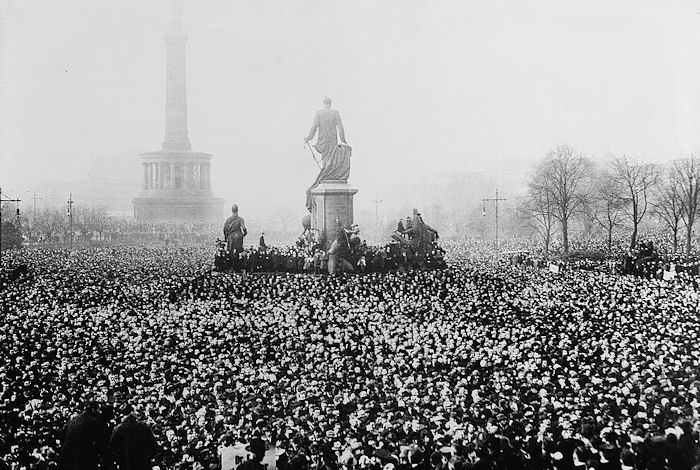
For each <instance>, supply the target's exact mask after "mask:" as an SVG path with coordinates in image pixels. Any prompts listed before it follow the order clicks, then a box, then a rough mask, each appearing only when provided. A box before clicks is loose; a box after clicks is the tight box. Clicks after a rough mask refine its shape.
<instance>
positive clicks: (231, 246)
mask: <svg viewBox="0 0 700 470" xmlns="http://www.w3.org/2000/svg"><path fill="white" fill-rule="evenodd" d="M246 235H248V229H247V228H246V226H245V221H244V220H243V217H240V216H239V215H238V204H234V205H233V206H231V217H229V218H228V219H227V220H226V223H225V224H224V239H225V240H226V248H227V249H228V252H229V253H231V254H234V253H236V254H238V253H240V252H242V251H243V237H245V236H246Z"/></svg>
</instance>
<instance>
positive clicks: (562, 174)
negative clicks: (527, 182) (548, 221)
mask: <svg viewBox="0 0 700 470" xmlns="http://www.w3.org/2000/svg"><path fill="white" fill-rule="evenodd" d="M592 171H593V163H592V162H591V160H590V159H588V158H586V157H585V156H583V155H581V154H577V153H576V152H575V151H574V149H573V148H572V147H570V146H568V145H559V146H557V147H556V148H555V149H554V150H552V151H551V152H549V153H548V154H547V156H546V157H545V158H544V160H543V161H542V162H541V163H540V164H539V165H537V167H536V168H535V175H534V177H533V179H532V184H534V185H535V186H537V187H536V188H535V189H536V192H537V193H541V192H542V191H544V192H546V193H547V195H548V199H549V201H550V202H551V203H552V205H553V208H554V212H553V214H552V215H553V216H554V218H555V219H556V220H557V221H558V222H559V223H560V224H561V231H562V238H563V242H564V253H568V252H569V223H570V222H571V218H572V217H573V216H574V215H576V214H577V213H581V212H584V209H585V207H586V201H587V199H588V197H589V195H590V191H591V184H590V181H591V173H592Z"/></svg>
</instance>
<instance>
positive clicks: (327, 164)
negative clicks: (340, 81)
mask: <svg viewBox="0 0 700 470" xmlns="http://www.w3.org/2000/svg"><path fill="white" fill-rule="evenodd" d="M323 104H324V108H323V109H321V110H320V111H318V112H316V116H315V117H314V123H313V125H312V126H311V130H310V131H309V134H308V136H307V137H306V138H305V139H304V142H306V143H307V144H308V142H309V141H310V140H311V139H313V138H314V136H315V135H316V133H317V132H318V139H317V140H316V143H315V144H314V145H313V149H315V150H316V151H317V152H318V153H319V154H320V155H321V165H320V166H321V171H320V172H319V174H318V176H317V177H316V180H315V181H314V182H313V184H312V185H311V186H310V187H309V189H308V190H307V191H306V208H307V209H308V210H309V212H311V229H312V230H316V231H318V233H319V236H320V237H321V239H324V240H325V241H326V249H328V247H330V245H331V243H332V242H333V238H334V237H335V233H336V229H337V227H338V224H342V225H343V226H344V227H347V228H349V227H350V226H351V225H352V224H353V196H354V195H355V194H357V189H355V188H352V187H351V186H350V185H349V184H348V178H349V177H350V156H351V153H352V148H351V147H350V146H349V145H348V144H347V142H346V140H345V129H344V128H343V122H342V120H341V118H340V113H339V112H338V111H337V110H335V109H333V108H331V99H330V98H328V97H325V98H324V99H323ZM338 135H340V143H338ZM309 148H310V149H311V147H309ZM313 149H312V150H311V152H312V153H313V152H314V150H313ZM314 158H315V156H314ZM317 161H318V160H317Z"/></svg>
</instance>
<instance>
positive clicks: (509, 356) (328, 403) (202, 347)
mask: <svg viewBox="0 0 700 470" xmlns="http://www.w3.org/2000/svg"><path fill="white" fill-rule="evenodd" d="M446 247H447V253H446V259H447V263H448V268H446V269H442V270H410V271H406V272H402V271H392V272H386V273H368V274H366V275H364V276H308V275H301V274H294V273H290V272H278V273H271V274H266V275H259V276H241V275H239V274H231V275H214V274H213V273H212V271H211V261H212V258H213V253H212V251H211V249H208V248H204V247H191V248H180V249H172V248H171V249H166V248H126V247H120V248H115V249H83V250H76V251H73V252H68V251H63V250H54V251H48V250H36V249H29V250H26V249H25V250H22V251H15V252H9V253H5V254H3V258H2V270H3V273H5V272H6V271H7V270H8V268H9V267H10V266H14V265H17V264H22V265H26V266H27V267H28V269H27V270H26V272H24V273H23V274H21V275H20V276H19V278H15V279H12V280H10V279H9V278H7V277H6V276H4V275H3V277H0V283H1V285H0V287H1V290H0V307H1V308H2V315H3V316H2V321H0V344H2V347H1V348H0V364H3V367H1V368H0V468H11V469H22V468H24V469H43V468H57V466H58V465H59V463H60V462H62V460H61V459H62V452H63V450H64V448H65V446H66V442H65V432H66V429H65V428H66V425H67V424H68V423H69V421H70V420H71V417H73V416H75V415H78V414H79V413H82V412H84V410H86V408H88V407H89V406H93V404H97V405H96V406H98V408H99V409H100V410H101V416H102V417H103V419H104V420H105V423H106V426H107V428H108V429H110V430H111V429H112V428H114V427H115V426H117V425H118V424H119V421H120V418H121V416H123V415H126V412H125V411H124V410H127V411H128V416H133V417H135V418H134V419H136V420H138V421H139V422H142V423H145V424H147V425H148V427H149V428H150V430H151V432H152V433H153V436H154V438H155V448H154V453H153V456H152V463H153V465H156V466H158V468H160V469H190V468H193V469H194V468H197V469H200V468H204V469H216V468H220V462H221V460H220V459H221V452H222V449H224V448H227V447H228V446H234V445H236V444H240V443H251V442H260V440H262V441H264V442H265V443H266V445H269V446H274V448H276V449H277V450H278V456H277V459H276V466H277V468H278V469H281V470H307V469H321V468H324V467H325V468H328V469H329V470H334V469H339V468H343V469H351V468H365V469H380V468H384V469H386V470H390V469H397V470H398V469H401V470H404V469H405V470H411V469H419V470H428V469H436V470H443V469H444V470H448V469H450V470H454V469H456V470H461V469H468V468H475V469H496V468H498V469H515V468H533V469H535V468H536V469H540V468H543V469H555V468H556V469H574V468H580V469H584V468H596V469H605V468H614V469H620V468H625V469H639V470H642V469H672V470H685V469H690V468H692V467H693V466H694V465H695V464H696V463H697V462H698V459H697V449H698V447H697V442H698V431H700V347H698V343H697V338H698V337H700V307H699V305H700V294H699V292H698V290H697V289H695V288H693V287H692V286H690V285H688V284H686V283H681V282H678V281H676V280H668V281H664V280H657V279H643V278H639V277H633V276H619V275H611V274H607V273H603V272H597V271H570V272H567V273H563V274H561V273H560V274H556V273H551V272H549V271H547V270H534V269H522V268H519V267H517V266H508V265H505V264H503V263H501V264H494V263H489V262H486V261H483V260H480V259H479V258H478V257H474V256H472V253H471V250H470V247H469V246H467V245H460V244H459V243H448V244H446ZM108 441H109V439H107V440H106V442H107V444H105V445H107V448H106V450H105V454H104V456H103V457H102V458H103V459H104V460H103V463H102V467H101V468H108V467H109V464H110V462H112V461H114V460H115V459H114V458H113V457H105V456H113V454H111V453H109V449H110V446H109V445H108ZM122 468H124V467H122Z"/></svg>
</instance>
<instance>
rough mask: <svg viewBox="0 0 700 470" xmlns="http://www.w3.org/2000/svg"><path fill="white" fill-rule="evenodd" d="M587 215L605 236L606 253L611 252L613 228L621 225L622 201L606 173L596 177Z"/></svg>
mask: <svg viewBox="0 0 700 470" xmlns="http://www.w3.org/2000/svg"><path fill="white" fill-rule="evenodd" d="M588 209H589V214H590V216H591V218H593V220H595V221H596V222H597V223H598V225H600V226H601V227H602V228H603V229H605V232H606V234H607V246H608V253H610V251H611V250H612V238H613V231H614V230H615V227H617V226H619V225H620V224H621V223H622V220H623V218H624V214H623V212H622V201H621V200H620V198H619V197H618V195H617V193H616V186H615V184H614V182H613V180H612V178H611V177H610V174H609V173H608V172H607V171H602V172H599V173H598V174H597V175H596V179H595V184H594V194H593V196H592V197H591V203H590V205H589V206H588Z"/></svg>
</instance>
